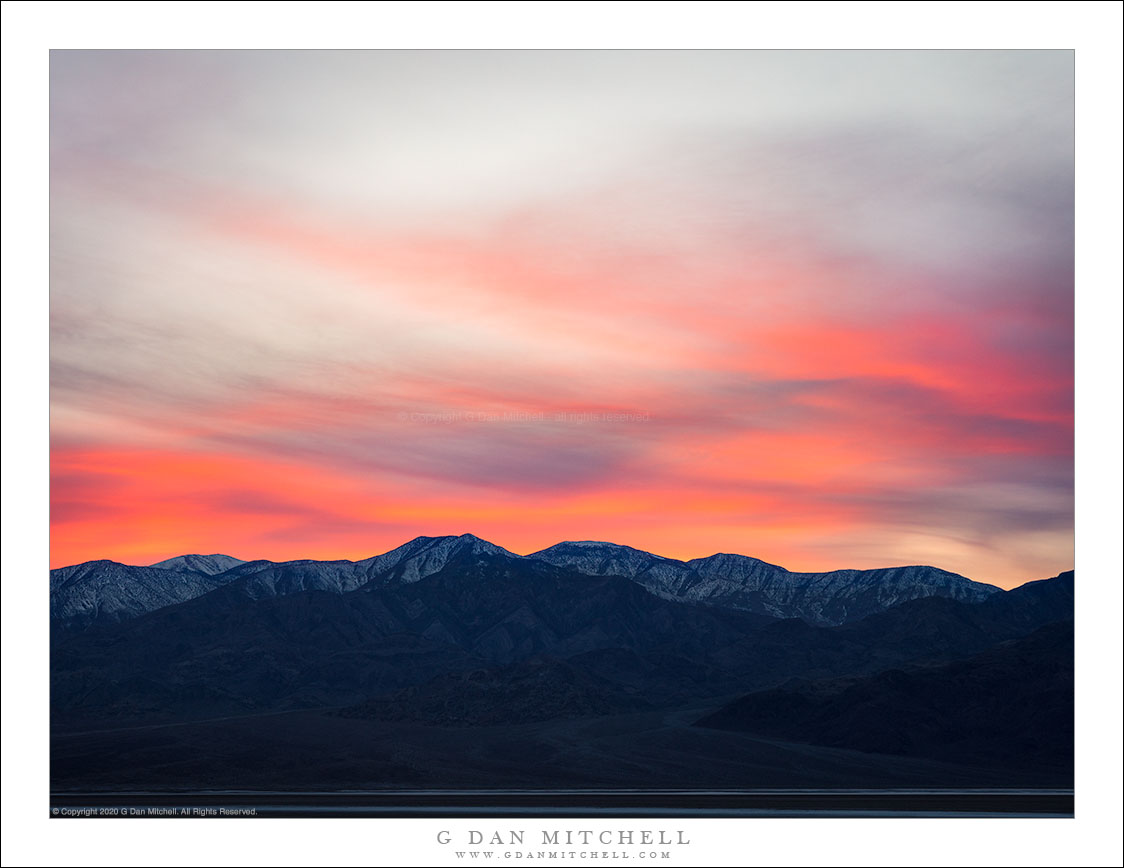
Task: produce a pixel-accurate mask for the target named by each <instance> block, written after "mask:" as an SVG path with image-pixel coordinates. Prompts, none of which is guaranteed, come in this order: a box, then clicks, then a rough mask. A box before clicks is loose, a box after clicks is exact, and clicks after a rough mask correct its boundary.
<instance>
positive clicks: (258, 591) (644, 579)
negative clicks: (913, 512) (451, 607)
mask: <svg viewBox="0 0 1124 868" xmlns="http://www.w3.org/2000/svg"><path fill="white" fill-rule="evenodd" d="M464 556H489V557H502V558H514V559H517V560H535V561H541V562H546V563H549V564H551V565H553V566H558V567H565V568H568V569H571V570H574V571H575V572H580V573H584V574H587V575H593V576H621V577H624V578H628V579H631V580H632V581H634V582H636V583H638V584H639V585H641V586H643V587H644V588H646V589H647V590H649V591H651V592H652V593H654V594H656V595H657V596H660V597H664V598H665V599H669V600H681V601H685V602H694V603H704V604H707V605H712V606H720V607H723V608H728V609H739V610H743V611H748V612H754V613H757V614H762V615H768V616H770V617H774V618H803V619H805V620H806V621H809V622H810V623H814V624H821V625H832V624H842V623H846V622H849V621H854V620H857V619H859V618H863V617H865V616H867V615H869V614H872V613H874V612H880V611H882V610H884V609H887V608H889V607H890V606H894V605H897V604H898V603H902V602H906V601H908V600H914V599H917V598H920V597H930V596H939V597H947V598H951V599H954V600H959V601H962V602H978V601H981V600H984V599H986V598H987V597H988V596H990V595H991V594H993V593H995V592H996V591H998V588H995V587H993V586H991V585H985V584H980V583H978V582H973V581H970V580H969V579H966V578H964V577H963V576H959V575H956V574H955V573H950V572H946V571H945V570H939V569H937V568H935V567H926V566H913V567H894V568H890V569H879V570H836V571H834V572H830V573H794V572H790V571H789V570H786V569H785V568H784V567H779V566H776V565H774V564H769V563H766V562H765V561H761V560H758V559H756V558H751V557H746V556H744V555H731V554H717V555H711V556H710V557H707V558H697V559H695V560H691V561H677V560H674V559H672V558H664V557H660V556H659V555H653V554H650V553H649V552H645V551H640V550H639V549H634V548H630V547H628V546H622V545H616V544H614V543H608V542H593V541H583V542H563V543H558V544H557V545H554V546H551V547H550V548H547V549H544V550H542V551H540V552H535V553H534V554H531V555H527V556H526V558H521V557H520V556H519V555H516V554H513V553H512V552H509V551H507V550H506V549H503V548H500V547H499V546H497V545H494V544H493V543H490V542H487V541H486V540H482V539H480V538H479V537H476V536H473V535H472V534H462V535H461V536H444V537H418V538H417V539H414V540H411V541H410V542H408V543H406V544H405V545H401V546H399V547H398V548H395V549H392V550H391V551H388V552H385V553H384V554H381V555H375V556H374V557H370V558H366V559H364V560H360V561H347V560H339V561H316V560H295V561H284V562H279V563H275V562H273V561H265V560H258V561H240V560H238V559H237V558H232V557H230V556H228V555H182V556H180V557H178V558H171V559H169V560H166V561H161V562H160V563H159V564H155V565H153V566H151V567H131V566H126V565H124V564H118V563H114V562H113V561H91V562H89V563H86V564H79V565H77V566H73V567H64V568H62V569H59V570H52V571H51V616H52V618H54V619H56V620H59V621H64V622H66V623H68V624H70V625H77V626H84V625H86V624H89V623H91V622H92V621H96V620H121V619H124V618H130V617H135V616H136V615H140V614H143V613H145V612H150V611H152V610H154V609H158V608H162V607H163V606H168V605H172V604H173V603H181V602H184V601H185V600H190V599H192V598H194V597H197V596H200V595H202V594H206V593H209V592H210V591H213V590H215V589H216V588H219V587H226V588H227V592H229V593H234V594H240V595H245V596H247V597H250V598H251V599H262V598H267V597H279V596H285V595H288V594H295V593H298V592H301V591H326V592H329V593H334V594H345V593H348V592H350V591H354V590H357V589H358V588H361V587H364V586H367V585H373V586H374V587H384V586H389V585H407V584H411V583H413V582H417V581H420V580H422V579H424V578H426V577H427V576H431V575H433V574H435V573H437V572H439V571H440V570H442V569H443V568H444V567H445V566H446V564H448V563H449V562H450V561H451V560H452V559H454V558H460V557H464ZM224 564H230V566H229V567H228V568H227V569H225V570H223V569H222V566H223V565H224Z"/></svg>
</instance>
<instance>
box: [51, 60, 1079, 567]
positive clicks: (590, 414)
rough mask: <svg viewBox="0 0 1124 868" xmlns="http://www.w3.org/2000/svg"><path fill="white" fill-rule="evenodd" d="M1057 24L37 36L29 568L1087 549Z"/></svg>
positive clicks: (1026, 556) (861, 561) (842, 559)
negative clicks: (832, 41)
mask: <svg viewBox="0 0 1124 868" xmlns="http://www.w3.org/2000/svg"><path fill="white" fill-rule="evenodd" d="M1073 84H1074V82H1073V54H1072V52H1069V51H1041V52H1040V51H1025V50H1024V51H994V52H992V51H965V52H960V51H915V52H911V51H876V52H862V51H829V52H819V51H793V52H783V51H744V52H736V51H700V52H693V51H673V52H651V51H631V52H582V51H567V52H552V51H544V52H515V51H508V52H484V51H451V52H438V51H433V52H423V51H419V52H402V51H374V52H360V51H352V52H344V51H339V52H335V51H326V52H318V51H293V52H288V51H268V52H264V51H263V52H253V51H244V52H242V51H230V52H201V51H199V52H172V51H168V52H144V51H127V52H126V51H122V52H113V51H89V52H83V51H54V52H52V54H51V209H52V210H51V228H52V237H51V261H52V266H51V268H52V270H51V429H52V452H51V473H52V486H51V565H52V566H53V567H58V566H63V565H66V564H72V563H78V562H81V561H86V560H92V559H97V558H111V559H113V560H118V561H122V562H124V563H132V564H147V563H153V562H155V561H158V560H161V559H163V558H166V557H170V556H173V555H178V554H184V553H189V552H197V553H204V554H209V553H212V552H222V553H226V554H230V555H234V556H236V557H239V558H244V559H254V558H269V559H272V560H284V559H290V558H303V557H311V558H321V559H328V558H347V559H358V558H363V557H368V556H370V555H373V554H377V553H380V552H383V551H385V550H387V549H390V548H392V547H394V546H397V545H399V544H401V543H403V542H405V541H407V540H409V539H411V538H413V537H415V536H418V535H428V536H438V535H443V534H460V533H465V532H471V533H474V534H476V535H478V536H481V537H484V538H486V539H488V540H490V541H492V542H494V543H496V544H498V545H502V546H504V547H506V548H508V549H511V550H512V551H515V552H519V553H522V554H525V553H528V552H531V551H535V550H537V549H541V548H544V547H546V546H549V545H551V544H553V543H555V542H559V541H561V540H565V539H596V540H609V541H613V542H617V543H622V544H626V545H631V546H634V547H637V548H641V549H645V550H648V551H652V552H655V553H657V554H662V555H666V556H669V557H676V558H683V559H688V558H694V557H702V556H706V555H710V554H713V553H715V552H719V551H725V552H737V553H741V554H749V555H753V556H755V557H759V558H762V559H764V560H767V561H770V562H772V563H777V564H780V565H783V566H786V567H788V568H790V569H794V570H826V569H835V568H846V567H858V568H870V567H880V566H893V565H900V564H933V565H935V566H938V567H943V568H945V569H949V570H953V571H955V572H959V573H962V574H964V575H966V576H969V577H971V578H973V579H977V580H980V581H986V582H992V583H995V584H998V585H1000V586H1003V587H1011V586H1014V585H1018V584H1021V583H1022V582H1024V581H1027V580H1030V579H1038V578H1043V577H1046V576H1050V575H1054V574H1056V573H1057V572H1059V571H1060V570H1063V569H1069V568H1071V567H1072V566H1073V351H1074V346H1073V192H1072V182H1073Z"/></svg>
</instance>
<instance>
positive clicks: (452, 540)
mask: <svg viewBox="0 0 1124 868" xmlns="http://www.w3.org/2000/svg"><path fill="white" fill-rule="evenodd" d="M466 553H467V554H472V555H500V556H505V557H510V558H517V557H519V556H518V555H515V554H512V553H511V552H509V551H507V550H506V549H502V548H500V547H499V546H497V545H493V544H492V543H490V542H487V541H486V540H482V539H480V538H478V537H475V536H473V535H472V534H462V535H461V536H445V537H418V538H417V539H414V540H411V541H410V542H408V543H406V544H405V545H401V546H399V547H398V548H396V549H392V550H391V551H389V552H386V553H384V554H381V555H375V556H374V557H370V558H366V559H365V560H361V561H346V560H340V561H315V560H295V561H282V562H274V561H266V560H257V561H241V560H239V559H237V558H232V557H230V556H229V555H182V556H180V557H177V558H171V559H169V560H166V561H161V562H160V563H159V564H154V565H153V566H151V567H134V566H128V565H126V564H119V563H115V562H114V561H104V560H103V561H89V562H87V563H84V564H77V565H75V566H71V567H62V568H60V569H57V570H51V618H52V619H54V620H58V621H62V622H65V623H67V624H68V625H70V626H85V625H87V624H90V623H91V622H93V621H105V620H110V621H118V620H123V619H125V618H132V617H136V616H137V615H142V614H144V613H145V612H151V611H153V610H154V609H159V608H163V607H164V606H169V605H172V604H173V603H182V602H184V601H185V600H190V599H193V598H194V597H198V596H200V595H202V594H206V593H209V592H210V591H213V590H215V589H216V588H219V587H223V586H230V589H231V592H234V593H242V594H245V595H246V596H248V597H250V598H252V599H262V598H265V597H279V596H284V595H286V594H295V593H299V592H301V591H327V592H330V593H335V594H343V593H347V592H348V591H354V590H355V589H357V588H360V587H362V586H363V585H366V584H368V583H370V582H374V583H375V584H376V585H385V584H409V583H411V582H416V581H418V580H420V579H423V578H425V577H426V576H430V575H433V574H434V573H436V572H438V571H439V570H441V569H442V568H443V567H444V566H445V564H447V563H448V562H449V560H450V559H451V558H454V557H457V556H460V555H463V554H466ZM225 561H228V562H230V563H231V566H230V567H229V568H227V569H226V570H222V571H218V572H214V573H212V572H208V571H209V570H218V568H219V567H221V565H222V563H223V562H225Z"/></svg>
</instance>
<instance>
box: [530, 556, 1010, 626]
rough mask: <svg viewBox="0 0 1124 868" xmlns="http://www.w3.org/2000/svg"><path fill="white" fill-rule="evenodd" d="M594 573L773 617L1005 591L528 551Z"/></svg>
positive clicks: (855, 615) (946, 581)
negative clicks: (922, 598) (621, 578)
mask: <svg viewBox="0 0 1124 868" xmlns="http://www.w3.org/2000/svg"><path fill="white" fill-rule="evenodd" d="M527 557H529V558H535V559H537V560H543V561H546V562H547V563H551V564H554V565H556V566H566V567H569V568H570V569H574V570H577V571H578V572H582V573H586V574H588V575H599V576H601V575H604V576H624V577H626V578H629V579H632V580H633V581H634V582H638V583H640V584H641V585H643V586H644V587H645V588H647V589H648V590H650V591H652V592H653V593H655V594H658V595H659V596H662V597H666V598H668V599H680V600H689V601H694V602H699V603H707V604H709V605H717V606H723V607H726V608H731V609H742V610H745V611H750V612H757V613H759V614H762V615H770V616H772V617H774V618H803V619H804V620H806V621H809V622H811V623H814V624H842V623H845V622H847V621H854V620H857V619H859V618H864V617H866V616H867V615H870V614H872V613H874V612H880V611H882V610H883V609H887V608H889V607H890V606H895V605H897V604H898V603H904V602H906V601H908V600H915V599H918V598H920V597H948V598H951V599H954V600H959V601H961V602H979V601H982V600H985V599H987V598H988V597H989V596H990V595H991V594H994V593H995V592H996V591H998V590H999V589H998V588H996V587H994V586H993V585H985V584H981V583H980V582H973V581H971V580H970V579H966V578H965V577H964V576H960V575H957V574H956V573H950V572H947V571H945V570H940V569H937V568H936V567H928V566H910V567H891V568H887V569H877V570H834V571H832V572H829V573H794V572H790V571H789V570H786V569H785V568H784V567H779V566H776V565H775V564H770V563H766V562H765V561H761V560H758V559H757V558H751V557H747V556H745V555H732V554H716V555H711V556H710V557H706V558H696V559H694V560H690V561H677V560H673V559H671V558H664V557H660V556H658V555H652V554H649V553H648V552H643V551H639V550H638V549H634V548H629V547H628V546H621V545H616V544H614V543H605V542H591V541H583V542H562V543H558V544H557V545H553V546H551V547H550V548H547V549H543V550H542V551H540V552H535V553H534V554H530V555H527Z"/></svg>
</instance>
